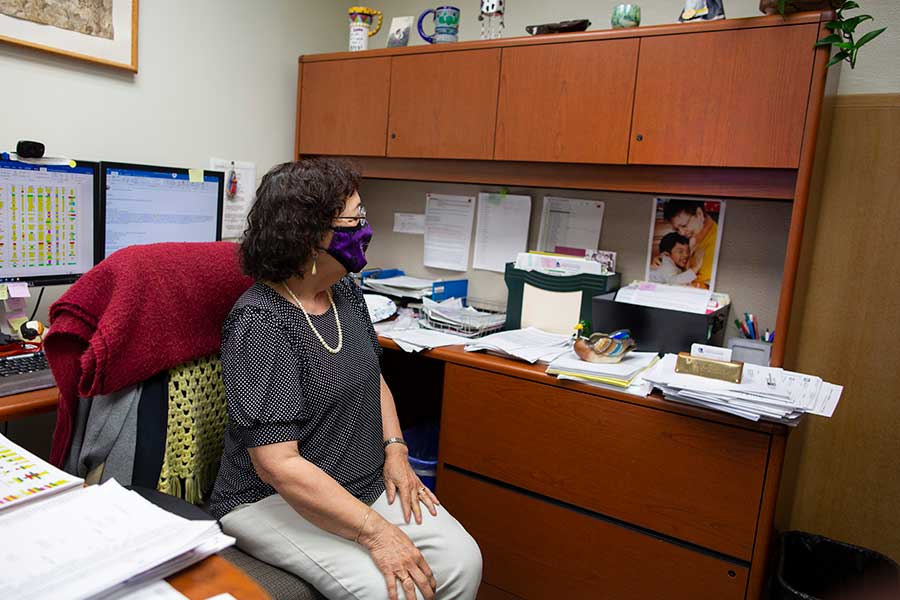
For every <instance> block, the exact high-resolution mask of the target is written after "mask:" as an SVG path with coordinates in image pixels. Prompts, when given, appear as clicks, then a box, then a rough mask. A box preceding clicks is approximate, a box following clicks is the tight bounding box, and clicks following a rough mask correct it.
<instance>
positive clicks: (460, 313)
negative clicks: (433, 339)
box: [421, 298, 506, 337]
mask: <svg viewBox="0 0 900 600" xmlns="http://www.w3.org/2000/svg"><path fill="white" fill-rule="evenodd" d="M422 312H423V313H424V314H425V319H423V320H422V321H421V325H422V326H423V327H427V328H428V329H438V330H444V331H447V332H448V333H453V334H456V335H461V336H464V337H476V336H479V335H483V334H484V333H486V332H490V331H495V330H498V329H500V328H502V327H503V325H504V324H505V323H506V314H505V313H489V312H484V311H480V310H476V309H475V308H473V307H471V306H465V307H464V306H463V304H462V300H461V299H460V298H449V299H447V300H444V301H443V302H435V301H433V300H430V299H428V298H423V299H422Z"/></svg>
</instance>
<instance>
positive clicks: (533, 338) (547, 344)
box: [466, 327, 572, 364]
mask: <svg viewBox="0 0 900 600" xmlns="http://www.w3.org/2000/svg"><path fill="white" fill-rule="evenodd" d="M571 349H572V336H569V335H560V334H557V333H548V332H546V331H542V330H540V329H537V328H535V327H528V328H526V329H513V330H512V331H501V332H500V333H494V334H491V335H488V336H485V337H483V338H480V339H478V340H476V341H474V342H471V341H470V342H469V344H468V345H467V346H466V351H467V352H475V351H478V350H486V351H487V352H489V353H490V354H496V355H498V356H502V357H504V358H514V359H517V360H524V361H525V362H529V363H532V364H533V363H536V362H543V363H549V362H551V361H553V360H555V359H556V358H559V357H560V356H562V355H563V354H566V353H567V352H569V351H570V350H571Z"/></svg>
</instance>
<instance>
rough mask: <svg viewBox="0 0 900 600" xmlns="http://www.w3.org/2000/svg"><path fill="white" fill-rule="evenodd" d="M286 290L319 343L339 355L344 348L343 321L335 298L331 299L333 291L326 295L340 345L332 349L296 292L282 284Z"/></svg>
mask: <svg viewBox="0 0 900 600" xmlns="http://www.w3.org/2000/svg"><path fill="white" fill-rule="evenodd" d="M281 285H283V286H284V289H286V290H287V293H288V294H289V295H290V297H291V299H292V300H293V301H294V304H296V305H297V307H298V308H299V309H300V312H302V313H303V316H304V317H306V322H307V323H308V324H309V328H310V329H312V330H313V333H314V334H316V337H317V338H319V342H321V343H322V345H323V346H325V349H326V350H328V351H329V352H331V353H332V354H337V353H338V352H340V351H341V348H343V347H344V332H343V331H342V330H341V319H340V317H338V311H337V307H335V305H334V298H332V297H331V290H328V291H327V292H326V293H327V294H328V301H329V302H331V310H332V312H334V322H335V323H336V324H337V332H338V343H337V346H335V347H334V348H332V347H331V346H329V345H328V344H326V343H325V338H323V337H322V334H321V333H319V330H318V329H316V326H315V325H313V322H312V319H310V318H309V313H308V312H306V309H305V308H303V303H302V302H300V300H299V299H298V298H297V296H295V295H294V292H292V291H291V288H290V287H288V284H287V283H284V282H282V284H281Z"/></svg>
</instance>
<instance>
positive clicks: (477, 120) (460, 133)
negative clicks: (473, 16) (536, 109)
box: [388, 48, 500, 160]
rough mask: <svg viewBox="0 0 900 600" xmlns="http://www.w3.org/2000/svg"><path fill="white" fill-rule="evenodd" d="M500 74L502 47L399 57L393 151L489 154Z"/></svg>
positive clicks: (394, 73)
mask: <svg viewBox="0 0 900 600" xmlns="http://www.w3.org/2000/svg"><path fill="white" fill-rule="evenodd" d="M499 80H500V49H499V48H491V49H487V50H466V51H462V52H454V51H444V52H435V53H431V54H419V55H415V56H399V57H396V58H394V59H393V65H392V67H391V111H390V112H391V114H390V125H389V127H388V129H389V131H390V139H389V140H388V156H396V157H406V158H471V159H482V160H490V159H491V158H492V157H493V154H494V128H495V126H496V121H497V86H498V84H499Z"/></svg>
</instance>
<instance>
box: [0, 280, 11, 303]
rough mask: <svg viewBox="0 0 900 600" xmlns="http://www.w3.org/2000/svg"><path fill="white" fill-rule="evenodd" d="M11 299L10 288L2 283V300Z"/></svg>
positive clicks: (0, 285)
mask: <svg viewBox="0 0 900 600" xmlns="http://www.w3.org/2000/svg"><path fill="white" fill-rule="evenodd" d="M7 298H9V288H7V287H6V284H5V283H0V300H6V299H7Z"/></svg>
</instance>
